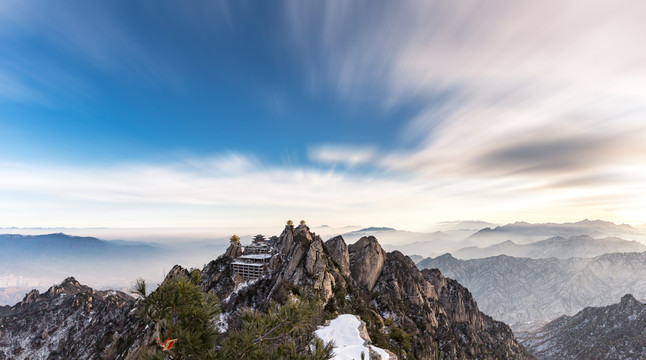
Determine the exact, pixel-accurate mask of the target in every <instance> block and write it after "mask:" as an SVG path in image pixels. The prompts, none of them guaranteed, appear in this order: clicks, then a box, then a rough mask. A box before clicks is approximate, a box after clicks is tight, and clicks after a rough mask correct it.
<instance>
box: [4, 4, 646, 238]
mask: <svg viewBox="0 0 646 360" xmlns="http://www.w3.org/2000/svg"><path fill="white" fill-rule="evenodd" d="M644 14H646V2H644V1H641V0H638V1H623V0H619V1H610V0H609V1H598V0H594V1H590V0H585V1H574V0H568V1H560V0H559V1H554V0H546V1H540V2H537V1H535V2H510V1H498V0H490V1H468V2H456V1H397V2H393V1H352V2H350V1H325V2H323V1H318V2H317V1H308V2H303V1H262V2H247V1H190V2H189V1H182V2H179V1H143V0H136V1H91V2H88V1H69V0H63V1H56V2H51V1H42V0H40V1H28V2H25V1H11V0H10V1H2V2H0V227H77V228H83V227H110V228H186V229H191V228H192V229H196V228H199V229H218V228H227V229H232V228H240V229H244V228H250V227H260V228H263V227H266V228H276V229H278V230H277V231H279V230H280V227H282V225H283V224H284V222H285V221H286V220H287V219H294V220H300V219H306V220H307V221H308V223H310V224H314V225H323V224H326V225H330V226H336V227H342V226H347V225H359V224H360V225H365V226H392V227H396V228H402V229H409V230H426V229H429V228H430V227H431V226H432V225H433V224H435V223H437V222H440V221H454V220H476V219H477V220H484V221H490V222H494V223H500V224H502V223H507V222H513V221H517V220H524V221H530V222H548V221H555V222H563V221H577V220H581V219H584V218H591V219H604V220H609V221H614V222H618V223H630V224H643V223H646V167H645V166H644V164H646V47H644V46H643V34H644V33H646V23H645V22H644V21H643V17H644Z"/></svg>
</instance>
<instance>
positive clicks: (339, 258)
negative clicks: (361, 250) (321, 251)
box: [325, 236, 350, 277]
mask: <svg viewBox="0 0 646 360" xmlns="http://www.w3.org/2000/svg"><path fill="white" fill-rule="evenodd" d="M325 247H326V248H327V251H328V253H330V256H331V257H332V260H334V261H335V262H336V263H337V265H339V268H340V269H341V274H343V276H345V277H348V276H350V255H349V253H348V245H346V243H345V241H344V240H343V237H342V236H335V237H333V238H332V239H330V240H328V241H326V242H325Z"/></svg>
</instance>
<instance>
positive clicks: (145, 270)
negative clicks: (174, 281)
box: [0, 233, 226, 305]
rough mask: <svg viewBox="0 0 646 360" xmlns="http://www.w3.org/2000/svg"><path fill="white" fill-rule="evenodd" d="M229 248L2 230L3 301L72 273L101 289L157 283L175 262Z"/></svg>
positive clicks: (198, 260) (195, 262)
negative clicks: (140, 281) (142, 281)
mask: <svg viewBox="0 0 646 360" xmlns="http://www.w3.org/2000/svg"><path fill="white" fill-rule="evenodd" d="M225 247H226V246H225V245H224V246H223V245H218V244H213V243H212V242H208V241H200V242H191V243H182V244H178V245H176V246H172V247H171V246H162V245H158V244H150V243H134V242H128V241H119V240H117V241H107V240H101V239H97V238H95V237H83V236H71V235H67V234H63V233H54V234H45V235H18V234H0V250H1V251H0V305H4V304H13V303H15V302H16V301H17V300H19V299H21V298H22V296H23V295H24V294H25V293H27V292H28V291H29V290H31V289H33V288H38V289H43V287H44V286H47V284H50V283H53V282H56V281H60V279H61V278H65V277H67V276H70V275H72V276H75V277H77V278H79V279H83V281H85V282H87V283H89V284H91V285H92V286H95V287H97V288H107V287H110V288H117V289H122V288H127V287H128V286H129V284H130V283H131V282H132V281H134V280H135V279H136V278H137V277H144V278H146V279H148V280H149V281H151V282H152V283H155V282H157V281H159V280H161V279H162V278H163V275H164V273H165V270H167V269H170V268H171V267H172V266H173V265H175V264H178V263H182V264H191V266H201V265H203V264H204V263H206V262H207V261H208V260H209V259H210V258H212V257H213V256H215V255H217V254H219V253H221V252H222V251H223V250H224V248H225Z"/></svg>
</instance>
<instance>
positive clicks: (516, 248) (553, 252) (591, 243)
mask: <svg viewBox="0 0 646 360" xmlns="http://www.w3.org/2000/svg"><path fill="white" fill-rule="evenodd" d="M643 251H646V245H644V244H642V243H640V242H637V241H628V240H624V239H620V238H616V237H607V238H603V239H593V238H591V237H590V236H587V235H581V236H572V237H569V238H567V239H565V238H562V237H560V236H557V237H553V238H550V239H547V240H541V241H536V242H532V243H529V244H525V245H519V244H516V243H515V242H513V241H511V240H507V241H505V242H501V243H499V244H495V245H491V246H488V247H484V248H482V247H477V246H472V247H466V248H462V249H460V250H457V251H455V252H452V253H451V254H452V255H453V256H455V257H456V258H458V259H482V258H486V257H491V256H497V255H503V254H504V255H509V256H514V257H529V258H533V259H543V258H550V257H555V258H559V259H567V258H571V257H595V256H600V255H603V254H608V253H615V252H643Z"/></svg>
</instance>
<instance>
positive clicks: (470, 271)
mask: <svg viewBox="0 0 646 360" xmlns="http://www.w3.org/2000/svg"><path fill="white" fill-rule="evenodd" d="M417 265H418V267H419V268H420V269H422V268H436V269H439V270H440V271H441V272H442V274H444V275H445V276H448V277H450V278H452V279H456V280H457V281H459V282H460V284H462V285H464V286H466V287H467V288H468V289H469V290H470V291H471V292H472V293H473V296H474V297H475V298H476V299H477V300H478V305H479V306H480V308H482V309H483V311H484V312H485V313H487V314H490V315H491V316H493V317H494V318H495V319H498V320H502V321H504V322H506V323H508V324H523V323H527V322H536V321H539V322H546V321H550V320H553V319H555V318H557V317H559V316H561V315H563V314H566V315H574V314H576V313H577V312H578V311H581V310H582V309H583V308H585V307H586V306H606V305H610V304H612V303H614V302H616V301H617V299H618V298H620V297H621V296H622V295H624V294H625V293H626V292H630V293H632V294H634V295H635V296H636V297H637V298H640V299H641V298H646V252H644V253H615V254H606V255H602V256H598V257H595V258H572V259H556V258H551V259H527V258H515V257H511V256H506V255H500V256H495V257H490V258H485V259H473V260H458V259H456V258H454V257H452V256H451V255H449V254H446V255H442V256H439V257H436V258H433V259H431V258H427V259H425V260H422V261H420V262H418V263H417ZM514 326H515V325H512V328H514Z"/></svg>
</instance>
